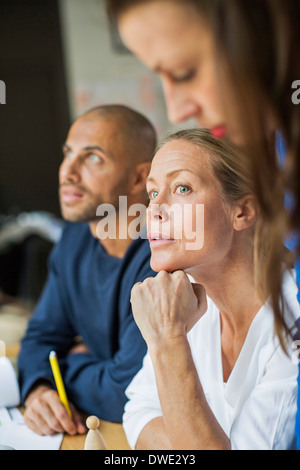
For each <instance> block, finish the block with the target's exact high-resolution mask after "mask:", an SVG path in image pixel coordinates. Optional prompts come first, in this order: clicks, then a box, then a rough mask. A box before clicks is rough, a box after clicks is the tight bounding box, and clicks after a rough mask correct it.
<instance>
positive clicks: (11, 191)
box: [0, 0, 189, 305]
mask: <svg viewBox="0 0 300 470" xmlns="http://www.w3.org/2000/svg"><path fill="white" fill-rule="evenodd" d="M0 64H1V69H0V80H3V81H4V82H5V85H6V104H3V105H0V305H1V291H2V292H4V293H5V294H9V295H11V296H13V297H14V298H15V297H22V298H25V299H33V300H34V301H35V300H36V299H37V298H38V296H39V293H40V291H41V288H42V286H43V283H44V281H45V277H46V274H47V269H46V260H47V257H48V254H49V251H50V249H51V248H52V246H53V243H55V242H56V240H57V239H58V238H59V233H60V232H61V225H60V223H61V222H62V221H61V219H60V209H59V202H58V168H59V165H60V162H61V159H62V151H61V147H62V144H63V142H64V141H65V138H66V135H67V132H68V129H69V126H70V124H71V123H72V122H73V121H74V120H75V119H76V118H77V117H78V116H79V115H81V114H82V113H83V112H85V111H87V110H88V109H90V108H91V107H94V106H96V105H99V104H109V103H120V104H125V105H128V106H131V107H132V108H134V109H136V110H137V111H140V112H141V113H143V114H145V115H146V116H147V117H148V118H149V119H150V120H151V121H152V123H153V124H154V126H155V128H156V130H157V133H158V136H161V134H162V133H163V132H165V131H166V130H170V129H173V126H171V125H170V123H169V121H168V118H167V114H166V107H165V102H164V98H163V93H162V87H161V83H160V81H159V79H158V77H157V76H155V75H154V74H153V73H152V72H151V71H149V70H148V69H146V68H145V67H144V66H143V65H142V64H141V63H140V62H139V61H138V60H137V59H136V58H135V57H134V56H133V55H132V54H131V53H130V52H129V51H127V50H125V48H124V46H122V44H121V41H120V39H119V38H118V37H117V36H116V34H115V32H112V31H111V26H110V23H109V20H108V18H107V14H106V11H105V2H104V0H84V1H83V0H43V1H41V0H1V1H0ZM188 125H189V123H186V124H184V126H185V127H186V126H188Z"/></svg>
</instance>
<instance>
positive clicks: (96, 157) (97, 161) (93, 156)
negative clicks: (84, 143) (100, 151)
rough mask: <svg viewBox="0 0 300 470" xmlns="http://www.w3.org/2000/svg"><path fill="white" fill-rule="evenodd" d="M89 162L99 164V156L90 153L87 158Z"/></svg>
mask: <svg viewBox="0 0 300 470" xmlns="http://www.w3.org/2000/svg"><path fill="white" fill-rule="evenodd" d="M89 160H90V161H91V162H93V163H99V162H101V160H102V159H101V158H100V157H99V155H96V154H95V153H92V154H91V155H90V156H89Z"/></svg>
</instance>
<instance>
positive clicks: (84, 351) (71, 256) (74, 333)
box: [18, 105, 156, 434]
mask: <svg viewBox="0 0 300 470" xmlns="http://www.w3.org/2000/svg"><path fill="white" fill-rule="evenodd" d="M155 146H156V135H155V131H154V128H153V126H152V125H151V123H150V122H149V121H148V120H147V119H146V118H145V117H144V116H142V115H141V114H140V113H138V112H136V111H134V110H132V109H130V108H128V107H126V106H121V105H106V106H99V107H97V108H93V109H92V110H90V111H88V112H87V113H85V114H84V115H83V116H81V117H80V118H78V119H77V120H76V121H75V122H74V123H73V125H72V126H71V128H70V130H69V133H68V136H67V139H66V142H65V143H64V145H63V154H64V158H63V161H62V163H61V166H60V169H59V198H60V205H61V212H62V216H63V218H64V219H65V220H66V221H67V223H66V227H65V229H64V232H63V235H62V238H61V240H60V242H59V243H58V244H57V245H56V246H55V247H54V249H53V252H52V253H51V256H50V260H49V275H48V280H47V283H46V286H45V288H44V291H43V293H42V296H41V298H40V300H39V302H38V305H37V307H36V309H35V312H34V314H33V316H32V318H31V320H30V322H29V325H28V329H27V332H26V335H25V337H24V338H23V341H22V347H21V352H20V355H19V363H18V366H19V377H20V386H21V392H22V399H23V403H24V405H25V413H24V419H25V422H26V424H27V425H28V426H29V427H30V428H31V429H33V430H34V431H35V432H37V433H39V434H53V433H56V432H66V433H69V434H76V433H84V432H85V431H86V429H85V427H84V426H83V424H82V421H81V417H80V411H82V412H84V413H87V414H94V415H97V416H98V417H99V418H100V419H101V418H102V419H105V420H107V421H113V422H121V421H122V414H123V409H124V405H125V402H126V397H125V394H124V390H125V388H126V387H127V385H128V384H129V382H130V381H131V379H132V378H133V377H134V375H135V374H136V372H137V371H138V370H139V369H140V368H141V365H142V360H143V357H144V355H145V353H146V345H145V342H144V340H143V338H142V337H141V334H140V332H139V330H138V328H137V326H136V324H135V322H134V319H133V316H132V312H131V306H130V291H131V288H132V286H133V285H134V284H135V283H136V282H139V281H143V280H144V279H145V278H147V277H149V276H153V275H155V273H154V272H153V271H152V270H151V268H150V249H149V243H148V240H147V239H146V237H145V236H142V231H141V232H140V233H139V234H137V236H136V237H134V239H133V238H132V235H130V224H131V223H132V222H133V215H132V213H130V216H129V215H128V212H127V208H130V207H133V205H137V206H136V207H145V206H146V204H147V196H146V191H145V181H146V178H147V176H148V173H149V170H150V165H151V160H152V157H153V155H154V151H155ZM121 197H122V200H124V198H126V210H125V209H124V207H125V206H124V204H123V205H122V207H121V205H120V200H121ZM141 205H142V206H141ZM111 208H112V209H113V210H112V211H111V210H110V209H111ZM104 222H105V223H104ZM143 222H144V220H143V218H142V217H140V219H139V226H142V225H143ZM111 224H115V227H114V230H113V231H112V232H109V230H107V227H108V226H110V227H112V225H111ZM105 228H106V229H105ZM140 228H141V227H140ZM78 338H80V340H78ZM51 350H55V351H56V353H57V356H58V359H59V364H60V368H61V371H62V375H63V379H64V384H65V388H66V392H67V396H68V399H69V402H70V408H71V412H72V413H71V414H72V416H71V417H70V416H69V414H68V412H67V410H66V409H65V407H64V405H63V404H62V403H61V401H60V399H59V396H58V393H57V391H56V388H55V383H54V381H53V375H52V371H51V368H50V364H49V353H50V351H51Z"/></svg>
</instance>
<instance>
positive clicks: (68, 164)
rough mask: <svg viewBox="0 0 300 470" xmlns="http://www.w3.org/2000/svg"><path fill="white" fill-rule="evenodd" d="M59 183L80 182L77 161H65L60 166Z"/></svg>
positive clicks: (78, 163) (79, 169)
mask: <svg viewBox="0 0 300 470" xmlns="http://www.w3.org/2000/svg"><path fill="white" fill-rule="evenodd" d="M59 174H60V179H61V182H62V181H63V182H69V183H79V182H80V180H81V164H80V162H79V160H78V159H76V158H72V159H65V160H64V161H63V162H62V164H61V166H60V172H59Z"/></svg>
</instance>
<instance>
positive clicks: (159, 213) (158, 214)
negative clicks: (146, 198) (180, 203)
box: [147, 202, 169, 223]
mask: <svg viewBox="0 0 300 470" xmlns="http://www.w3.org/2000/svg"><path fill="white" fill-rule="evenodd" d="M147 213H148V219H150V220H152V221H153V222H160V223H163V222H166V221H167V220H168V219H169V206H168V205H167V204H166V203H163V204H159V202H151V203H150V204H149V206H148V208H147Z"/></svg>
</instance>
